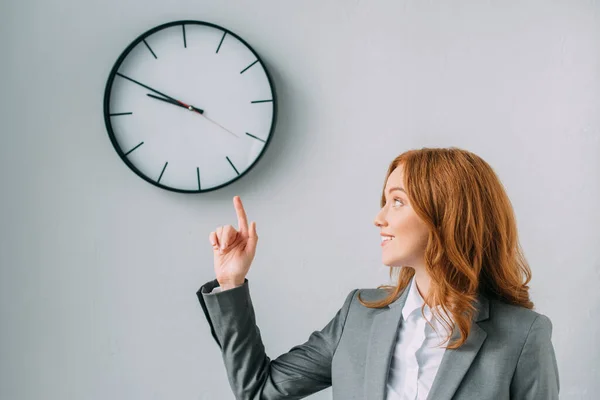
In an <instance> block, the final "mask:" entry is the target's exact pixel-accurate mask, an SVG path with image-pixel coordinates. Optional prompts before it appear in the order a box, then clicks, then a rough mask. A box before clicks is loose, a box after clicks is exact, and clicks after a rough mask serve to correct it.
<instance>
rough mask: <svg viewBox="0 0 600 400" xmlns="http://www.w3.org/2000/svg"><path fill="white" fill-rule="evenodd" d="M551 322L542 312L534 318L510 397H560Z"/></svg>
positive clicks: (526, 399) (522, 399)
mask: <svg viewBox="0 0 600 400" xmlns="http://www.w3.org/2000/svg"><path fill="white" fill-rule="evenodd" d="M551 337H552V322H551V321H550V319H549V318H548V317H546V316H545V315H542V314H539V315H538V316H537V317H536V319H535V320H534V321H533V324H532V325H531V328H530V329H529V333H528V335H527V338H526V339H525V344H524V345H523V349H522V350H521V355H520V356H519V361H518V362H517V367H516V369H515V373H514V375H513V378H512V382H511V385H510V398H511V399H519V400H558V392H559V389H560V383H559V375H558V365H557V363H556V356H555V354H554V347H553V346H552V341H551Z"/></svg>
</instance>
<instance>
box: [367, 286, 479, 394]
mask: <svg viewBox="0 0 600 400" xmlns="http://www.w3.org/2000/svg"><path fill="white" fill-rule="evenodd" d="M408 288H409V286H407V289H408ZM407 294H408V290H406V289H405V290H404V291H403V292H402V294H401V295H400V297H399V298H398V299H397V300H396V301H395V302H393V303H391V304H390V305H389V306H387V307H385V308H382V309H380V310H378V314H377V315H375V317H374V318H373V324H372V325H371V332H370V335H369V344H368V348H367V360H366V363H365V385H364V388H365V392H364V398H365V399H369V400H371V399H373V400H385V396H386V392H387V391H386V385H387V379H388V374H389V368H390V362H391V360H392V355H393V351H394V347H395V345H396V341H397V334H398V329H399V328H400V326H401V325H400V324H401V323H402V309H403V308H404V304H405V303H406V297H407ZM476 306H477V309H478V311H477V312H476V314H475V316H474V318H473V324H472V326H471V332H470V333H469V336H468V337H467V341H466V342H465V343H464V344H463V345H462V347H460V348H459V349H455V350H450V349H446V351H445V352H444V356H443V357H442V361H441V364H440V367H439V369H438V372H437V374H436V376H435V379H434V380H433V384H432V387H431V390H430V391H429V394H428V396H427V399H428V400H430V399H435V400H450V399H451V398H452V396H453V395H454V393H455V392H456V390H457V389H458V386H459V385H460V382H461V381H462V379H463V377H464V376H465V374H466V373H467V370H468V369H469V367H470V366H471V363H472V362H473V360H474V359H475V356H477V353H478V352H479V349H480V348H481V346H482V345H483V342H484V341H485V338H486V337H487V333H486V332H485V331H484V330H483V329H481V328H480V327H479V325H478V324H477V323H478V322H480V321H483V320H485V319H487V318H488V317H489V302H488V300H487V299H486V298H485V297H483V296H478V299H477V304H476ZM458 336H460V332H459V331H458V329H454V332H453V334H452V340H454V339H455V338H457V337H458Z"/></svg>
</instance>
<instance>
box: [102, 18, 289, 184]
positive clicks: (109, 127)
mask: <svg viewBox="0 0 600 400" xmlns="http://www.w3.org/2000/svg"><path fill="white" fill-rule="evenodd" d="M177 25H181V26H182V31H183V40H184V47H187V41H186V36H185V25H205V26H210V27H213V28H216V29H219V30H221V31H223V32H224V34H223V38H222V39H221V43H222V42H223V39H224V38H225V35H231V36H233V37H235V38H236V39H237V40H239V41H240V42H242V43H243V44H244V45H245V46H246V47H247V48H248V49H249V50H250V51H251V52H252V53H253V54H254V56H255V57H256V59H257V60H258V63H259V64H260V65H261V66H262V67H263V69H264V71H265V74H266V75H267V79H268V81H269V86H270V87H271V93H272V95H273V118H272V122H271V129H270V131H269V136H268V137H267V140H266V142H265V145H264V146H263V149H262V150H261V152H260V154H259V155H258V157H257V158H256V159H255V160H254V162H253V163H252V164H251V165H250V166H249V167H248V168H247V169H246V170H245V171H243V172H242V173H241V174H240V173H239V172H238V170H237V169H236V168H235V167H234V166H233V164H232V167H233V169H234V170H235V172H236V173H237V176H236V177H235V178H233V179H231V180H229V181H227V182H225V183H223V184H221V185H219V186H215V187H211V188H208V189H201V188H199V189H198V190H184V189H178V188H172V187H169V186H165V185H162V184H161V183H160V182H158V181H155V180H153V179H151V178H149V177H148V176H146V175H144V174H143V173H142V172H141V171H140V170H138V169H137V168H136V167H135V165H133V163H132V162H131V161H129V159H128V158H127V156H126V155H125V153H123V151H122V149H121V148H120V147H119V144H118V143H117V139H116V137H115V133H114V131H113V128H112V123H111V120H110V110H109V106H110V105H109V100H110V94H111V90H112V84H113V81H114V79H115V76H116V74H117V71H118V70H119V67H120V66H121V64H122V63H123V60H124V59H125V58H126V57H127V55H129V53H130V52H131V50H132V49H133V48H134V47H135V46H137V45H138V44H139V43H140V42H141V41H143V40H144V39H145V38H147V37H148V36H150V35H152V34H154V33H156V32H158V31H160V30H163V29H165V28H170V27H172V26H177ZM221 43H219V48H220V47H221ZM219 48H217V52H218V49H219ZM151 51H152V50H151ZM104 123H105V125H106V130H107V132H108V137H109V138H110V141H111V143H112V145H113V147H114V149H115V151H116V152H117V154H118V155H119V157H120V158H121V160H122V161H123V162H124V163H125V164H126V165H127V166H128V167H129V169H131V170H132V171H133V172H135V174H136V175H138V176H139V177H140V178H142V179H144V180H145V181H147V182H149V183H151V184H152V185H154V186H157V187H159V188H161V189H165V190H169V191H172V192H178V193H205V192H211V191H213V190H217V189H220V188H222V187H224V186H228V185H230V184H232V183H233V182H235V181H237V180H238V179H240V178H241V177H243V176H244V175H246V174H247V173H248V172H250V170H252V168H254V166H255V165H256V164H257V163H258V161H259V160H260V159H261V158H262V156H263V155H264V154H265V152H266V150H267V148H268V147H269V144H270V143H271V139H272V137H273V133H274V132H275V126H276V125H277V94H276V91H275V84H274V83H273V79H272V78H271V75H270V73H269V70H268V69H267V67H266V65H265V64H264V62H263V61H262V59H261V58H260V57H259V55H258V54H257V53H256V51H254V49H253V48H252V46H250V45H249V44H248V43H247V42H246V41H245V40H244V39H242V38H241V37H240V36H238V35H236V34H235V33H233V32H232V31H230V30H229V29H226V28H223V27H221V26H219V25H216V24H213V23H210V22H204V21H197V20H180V21H172V22H167V23H165V24H162V25H159V26H156V27H154V28H152V29H150V30H148V31H146V32H144V33H142V34H141V35H140V36H138V37H137V38H136V39H135V40H134V41H133V42H131V44H130V45H129V46H127V48H125V50H124V51H123V52H122V53H121V55H120V56H119V58H118V59H117V61H116V62H115V64H114V66H113V68H112V69H111V71H110V74H109V76H108V80H107V82H106V87H105V89H104ZM227 160H228V161H229V163H230V164H231V161H230V160H229V158H227ZM167 164H168V161H167ZM167 164H165V167H163V171H162V172H164V169H165V168H166V165H167ZM162 172H161V176H162ZM198 179H199V178H198ZM159 180H160V178H159ZM199 186H200V184H199Z"/></svg>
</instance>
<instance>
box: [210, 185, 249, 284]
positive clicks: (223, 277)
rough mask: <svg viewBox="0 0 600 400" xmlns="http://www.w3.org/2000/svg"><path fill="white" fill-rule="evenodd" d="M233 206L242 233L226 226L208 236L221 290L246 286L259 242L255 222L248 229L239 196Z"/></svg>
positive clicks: (234, 200) (234, 198)
mask: <svg viewBox="0 0 600 400" xmlns="http://www.w3.org/2000/svg"><path fill="white" fill-rule="evenodd" d="M233 205H234V207H235V211H236V213H237V217H238V229H239V231H236V230H235V228H234V227H233V226H231V225H225V226H220V227H218V228H217V229H216V231H214V232H211V233H210V235H209V240H210V244H211V245H212V247H213V256H214V267H215V274H216V276H217V281H218V282H219V285H220V286H221V289H222V290H227V289H231V288H234V287H236V286H241V285H243V284H244V280H245V278H246V274H247V273H248V270H249V269H250V264H252V260H253V259H254V254H255V253H256V243H257V242H258V236H257V235H256V223H255V222H252V223H251V225H250V229H248V220H247V219H246V212H245V211H244V206H243V205H242V200H241V199H240V197H239V196H234V197H233Z"/></svg>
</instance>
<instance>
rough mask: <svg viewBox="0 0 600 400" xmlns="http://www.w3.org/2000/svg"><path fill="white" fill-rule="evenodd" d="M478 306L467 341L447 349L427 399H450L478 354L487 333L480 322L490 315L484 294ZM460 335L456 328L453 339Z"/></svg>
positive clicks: (480, 297) (479, 298)
mask: <svg viewBox="0 0 600 400" xmlns="http://www.w3.org/2000/svg"><path fill="white" fill-rule="evenodd" d="M477 308H478V312H477V314H475V316H474V318H473V324H472V325H471V331H470V332H469V336H468V337H467V341H466V342H465V343H464V344H463V345H462V346H461V347H460V348H458V349H446V351H445V352H444V356H443V357H442V361H441V363H440V367H439V369H438V372H437V374H436V375H435V378H434V380H433V384H432V386H431V390H430V391H429V394H428V395H427V400H432V399H435V400H450V399H451V398H452V396H454V393H455V392H456V390H457V389H458V386H459V385H460V383H461V381H462V380H463V378H464V376H465V374H466V373H467V371H468V369H469V367H470V366H471V363H472V362H473V360H474V359H475V356H477V353H478V352H479V349H481V346H482V345H483V342H484V341H485V339H486V337H487V333H486V332H485V331H484V330H483V329H481V328H480V327H479V325H478V322H480V321H483V320H485V319H487V318H488V317H489V302H488V300H487V299H486V298H485V297H483V296H479V297H478V301H477ZM459 336H460V332H459V331H458V329H454V332H453V334H452V340H454V339H455V338H458V337H459Z"/></svg>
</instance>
